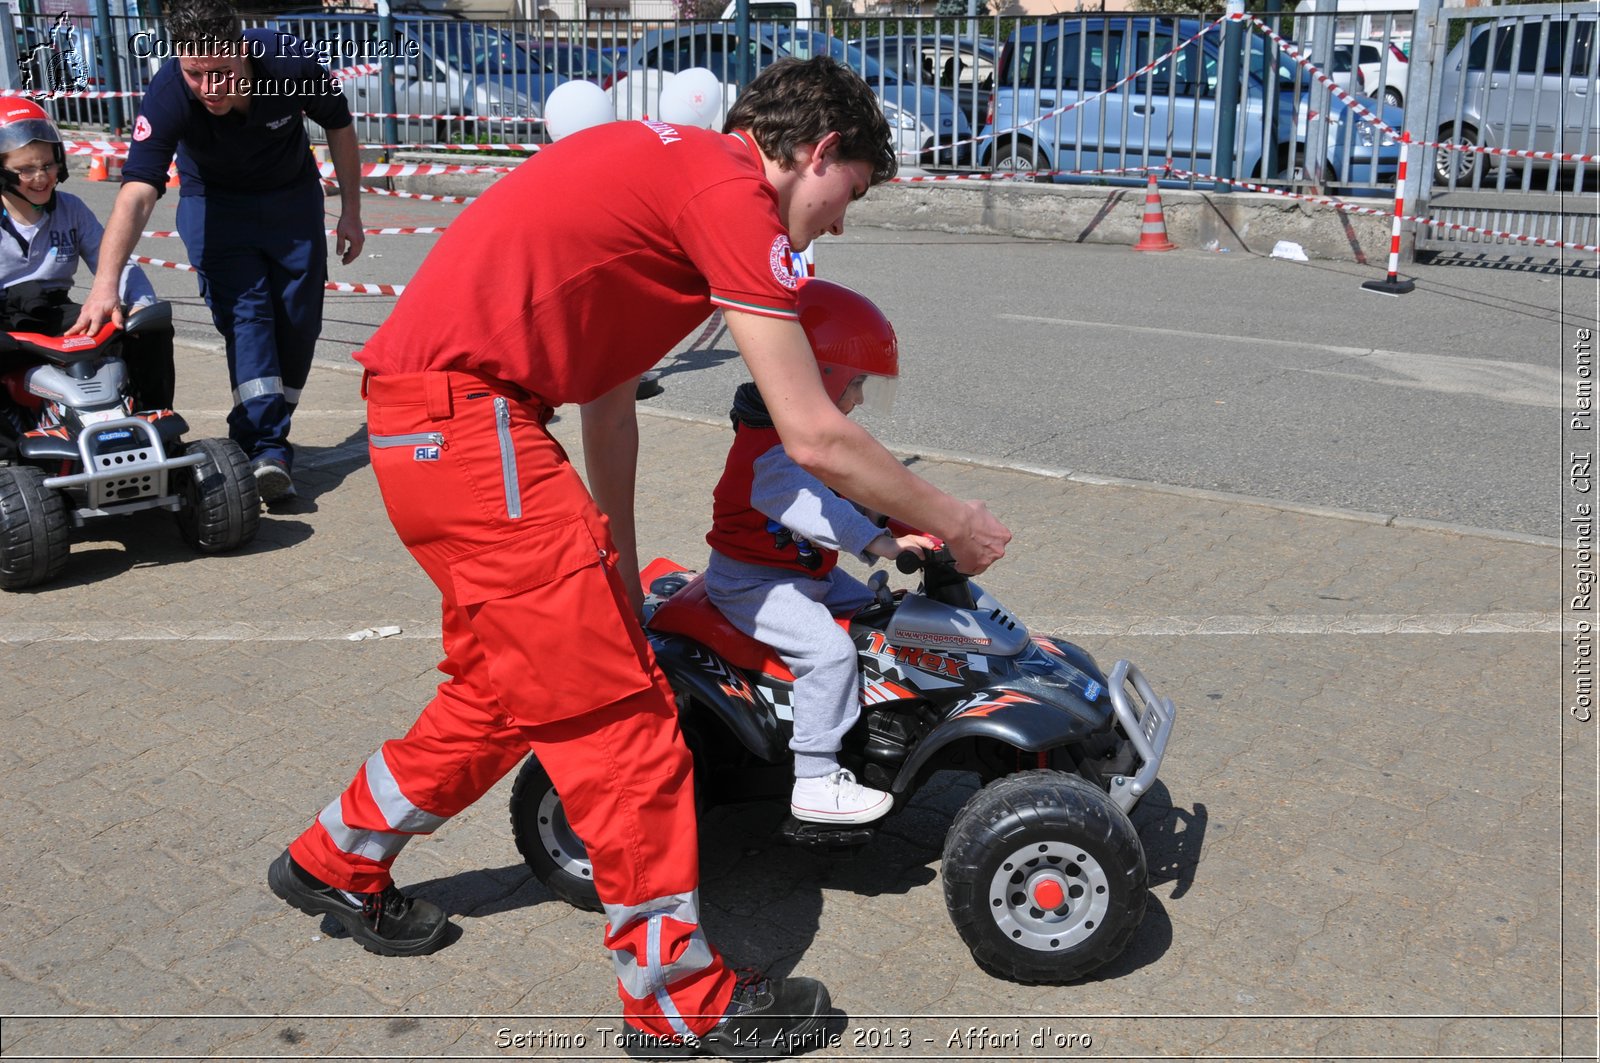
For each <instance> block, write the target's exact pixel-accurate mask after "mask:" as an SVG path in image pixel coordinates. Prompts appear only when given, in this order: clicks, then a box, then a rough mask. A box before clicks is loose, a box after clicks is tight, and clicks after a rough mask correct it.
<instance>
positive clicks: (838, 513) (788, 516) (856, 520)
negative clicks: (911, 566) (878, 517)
mask: <svg viewBox="0 0 1600 1063" xmlns="http://www.w3.org/2000/svg"><path fill="white" fill-rule="evenodd" d="M753 472H754V475H753V477H752V479H751V484H750V504H751V505H752V506H754V507H755V508H756V509H757V510H758V511H760V512H761V513H763V514H765V515H766V516H768V517H771V518H772V519H773V520H775V521H777V522H778V523H779V524H782V525H783V526H784V527H785V528H788V529H789V530H790V531H791V532H794V533H795V534H796V535H799V536H802V537H804V538H805V539H807V540H809V541H810V542H813V543H815V544H817V545H818V546H821V547H823V548H824V549H828V550H841V551H844V552H845V553H850V554H854V555H856V556H857V557H859V558H861V560H863V561H867V560H870V558H869V556H868V553H867V548H868V546H870V545H871V544H872V542H873V541H874V540H876V539H878V538H881V537H883V529H882V528H880V527H878V526H877V525H876V524H875V523H873V522H872V520H871V519H870V518H868V517H867V516H866V515H865V514H863V513H862V512H861V511H860V510H859V509H857V508H856V506H855V504H854V503H851V502H848V501H846V500H845V499H843V498H840V497H839V496H838V495H837V494H835V493H834V492H833V491H831V490H829V488H828V486H827V485H826V484H824V483H823V482H822V481H821V480H819V479H817V478H816V477H815V476H812V475H811V474H810V473H808V472H806V471H805V470H804V469H802V468H801V467H800V466H798V465H796V464H795V463H794V462H793V461H792V460H790V458H789V455H788V454H787V453H785V452H784V449H783V447H781V446H776V447H773V448H772V449H771V450H769V451H767V452H766V453H765V454H763V455H761V457H759V458H757V459H756V462H755V466H754V469H753ZM879 556H883V555H879Z"/></svg>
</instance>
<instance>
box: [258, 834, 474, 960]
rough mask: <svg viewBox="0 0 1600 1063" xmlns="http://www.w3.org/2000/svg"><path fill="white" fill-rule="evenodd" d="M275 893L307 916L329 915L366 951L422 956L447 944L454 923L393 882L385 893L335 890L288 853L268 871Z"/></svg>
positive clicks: (433, 905) (380, 953) (268, 877)
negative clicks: (296, 861)
mask: <svg viewBox="0 0 1600 1063" xmlns="http://www.w3.org/2000/svg"><path fill="white" fill-rule="evenodd" d="M267 885H268V886H271V887H272V892H273V893H276V894H277V895H278V896H279V897H281V898H282V899H284V900H285V901H288V902H289V903H290V904H292V905H294V906H295V907H296V908H298V909H300V910H301V911H302V912H305V913H306V914H307V915H331V916H333V917H334V918H335V919H337V920H338V921H339V922H340V923H341V924H343V926H344V928H345V930H347V931H349V933H350V936H351V937H353V938H355V939H356V941H357V942H359V943H360V944H361V947H362V948H364V949H366V950H367V951H368V952H376V953H377V954H378V955H379V956H423V955H426V954H427V953H430V952H433V951H435V950H437V949H438V948H440V947H441V946H442V945H443V944H444V935H445V932H446V931H447V930H449V929H450V923H449V921H448V920H446V919H445V917H444V912H442V911H440V910H439V907H438V905H435V904H430V903H429V902H427V901H423V900H418V899H416V898H414V897H407V896H406V895H405V894H404V893H401V892H400V891H399V890H397V889H395V888H394V886H393V884H391V885H389V886H388V887H387V888H385V889H384V890H383V891H382V892H381V893H351V892H349V891H347V890H341V889H335V888H334V887H332V886H330V885H328V884H327V883H326V882H323V881H321V880H320V879H317V878H315V877H313V876H312V874H311V872H309V871H307V870H306V869H305V868H303V867H301V866H300V865H299V864H297V863H295V862H294V860H293V859H291V858H290V856H289V851H288V850H287V849H285V850H284V851H283V855H282V856H280V857H278V858H277V859H276V860H274V861H273V862H272V866H271V867H269V868H267Z"/></svg>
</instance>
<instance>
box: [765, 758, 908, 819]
mask: <svg viewBox="0 0 1600 1063" xmlns="http://www.w3.org/2000/svg"><path fill="white" fill-rule="evenodd" d="M892 807H894V798H893V797H891V796H889V795H888V794H886V793H884V792H883V791H882V790H874V789H872V787H870V786H862V785H861V784H860V783H858V782H856V777H855V776H854V775H851V774H850V773H849V772H848V771H846V770H845V769H844V768H840V769H839V770H838V771H836V772H834V773H833V774H832V775H823V776H819V777H818V778H815V779H796V780H795V781H794V793H793V794H792V795H790V797H789V814H790V815H791V816H793V817H794V818H795V819H800V820H804V821H805V822H807V823H871V822H872V821H873V820H875V819H879V818H881V817H883V816H885V815H887V814H888V812H889V809H890V808H892Z"/></svg>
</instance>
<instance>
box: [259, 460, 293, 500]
mask: <svg viewBox="0 0 1600 1063" xmlns="http://www.w3.org/2000/svg"><path fill="white" fill-rule="evenodd" d="M250 469H251V471H252V472H254V473H255V477H256V490H257V491H258V492H260V494H261V501H263V502H281V501H282V500H283V499H285V498H293V497H295V489H294V479H293V478H292V477H290V475H289V466H288V465H287V464H286V463H285V462H282V461H280V460H279V459H277V458H257V459H256V460H255V461H253V462H251V463H250Z"/></svg>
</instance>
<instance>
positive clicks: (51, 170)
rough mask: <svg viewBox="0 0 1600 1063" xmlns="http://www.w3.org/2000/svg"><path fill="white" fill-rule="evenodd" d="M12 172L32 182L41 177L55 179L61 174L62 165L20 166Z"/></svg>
mask: <svg viewBox="0 0 1600 1063" xmlns="http://www.w3.org/2000/svg"><path fill="white" fill-rule="evenodd" d="M11 172H12V173H14V174H16V175H17V176H18V177H20V178H22V179H23V180H24V181H32V180H34V179H36V178H39V177H54V176H55V175H56V174H58V173H60V172H61V165H60V164H59V163H54V162H52V163H50V164H49V165H48V166H19V167H17V168H16V169H15V170H12V171H11Z"/></svg>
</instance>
